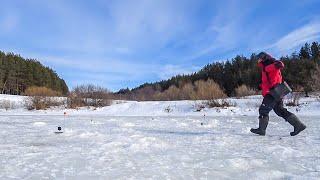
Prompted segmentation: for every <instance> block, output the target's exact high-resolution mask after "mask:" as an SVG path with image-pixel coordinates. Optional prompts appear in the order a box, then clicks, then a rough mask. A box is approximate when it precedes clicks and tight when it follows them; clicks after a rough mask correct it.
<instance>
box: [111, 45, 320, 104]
mask: <svg viewBox="0 0 320 180" xmlns="http://www.w3.org/2000/svg"><path fill="white" fill-rule="evenodd" d="M279 60H281V61H282V62H284V64H285V68H284V69H283V71H282V74H283V77H284V80H285V81H287V82H288V83H289V85H290V86H291V87H292V89H293V90H294V91H298V92H304V93H305V94H306V96H308V93H309V92H311V91H316V90H320V89H319V86H320V82H319V79H320V67H319V65H320V44H319V43H318V42H313V43H312V44H309V43H305V45H304V46H303V47H301V49H300V51H299V53H297V52H294V53H292V54H291V55H287V56H283V57H281V58H280V59H279ZM257 62H258V59H257V57H256V54H252V55H251V56H250V57H249V58H247V57H244V56H241V55H237V56H236V57H235V58H232V59H231V60H226V61H221V62H214V63H211V64H208V65H206V66H205V67H203V68H202V69H201V70H199V71H198V72H195V73H192V74H188V75H184V74H183V75H177V76H174V77H172V78H170V79H168V80H162V81H159V82H155V83H145V84H142V85H140V86H139V87H136V88H133V89H131V90H130V89H129V88H126V89H120V90H119V91H118V92H116V93H115V94H116V95H117V97H118V98H120V99H130V100H183V99H197V98H192V97H197V96H196V95H194V94H195V93H196V94H197V93H198V94H199V93H200V92H199V87H198V86H199V82H200V81H201V82H202V84H203V85H205V86H204V88H208V89H210V87H211V85H212V82H211V81H213V82H214V83H216V84H217V85H218V86H219V88H220V89H221V90H222V91H223V92H224V93H225V95H226V96H229V97H231V96H237V95H238V92H239V90H240V89H242V90H243V89H246V90H247V91H248V92H249V93H248V95H250V94H252V92H253V91H255V92H258V86H259V84H260V81H261V71H260V69H259V67H258V66H257ZM207 81H210V83H206V84H204V83H203V82H207ZM210 84H211V85H210ZM215 87H216V86H215ZM186 89H188V93H189V95H181V94H183V93H184V94H186ZM202 93H203V92H202ZM174 94H175V95H174ZM190 94H193V95H190ZM245 94H246V93H245ZM191 96H192V97H191ZM221 97H222V96H221ZM198 99H199V98H198ZM200 99H201V98H200Z"/></svg>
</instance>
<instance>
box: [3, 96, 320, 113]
mask: <svg viewBox="0 0 320 180" xmlns="http://www.w3.org/2000/svg"><path fill="white" fill-rule="evenodd" d="M25 98H26V97H24V96H11V95H0V103H1V101H2V102H3V101H4V100H6V101H10V102H11V104H12V108H9V109H8V110H5V109H4V108H2V109H1V108H0V115H63V113H64V112H67V114H68V115H103V116H204V115H206V116H256V115H257V114H258V108H259V106H260V104H261V101H262V96H249V97H245V98H240V99H238V98H229V99H228V101H229V102H231V103H232V104H234V105H235V106H234V107H228V108H205V109H203V110H202V111H200V112H198V111H196V109H197V106H198V105H200V104H201V103H202V101H145V102H137V101H114V103H113V104H112V105H111V106H107V107H103V108H97V109H95V108H87V107H83V108H80V109H77V110H76V109H65V108H62V107H60V108H51V109H48V110H39V111H36V110H32V111H28V110H26V109H25V108H24V99H25ZM287 100H288V99H286V100H285V101H287ZM287 108H288V109H289V110H290V111H292V112H294V113H296V114H297V115H301V116H320V100H319V99H318V98H316V97H309V98H301V99H300V105H299V106H296V107H287ZM271 115H275V114H274V113H271Z"/></svg>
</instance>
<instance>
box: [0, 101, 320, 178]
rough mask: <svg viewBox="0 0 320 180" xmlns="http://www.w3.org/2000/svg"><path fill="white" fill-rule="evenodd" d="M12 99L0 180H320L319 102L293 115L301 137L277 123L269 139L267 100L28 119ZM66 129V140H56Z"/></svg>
mask: <svg viewBox="0 0 320 180" xmlns="http://www.w3.org/2000/svg"><path fill="white" fill-rule="evenodd" d="M4 97H6V98H7V99H10V100H15V101H16V102H17V104H18V105H17V106H16V108H14V109H11V110H8V111H6V110H4V109H1V110H0V128H1V131H0V179H319V177H320V135H319V132H320V131H319V130H320V125H319V120H320V112H319V111H320V109H319V107H320V103H319V101H317V100H316V99H314V98H309V99H303V100H302V102H303V103H304V105H303V106H300V107H294V108H290V109H291V110H292V111H294V112H295V113H296V114H297V115H298V116H299V117H300V118H301V120H302V121H303V122H305V124H306V125H307V129H306V130H305V131H303V132H302V133H301V134H299V135H298V136H295V137H290V136H289V132H290V131H292V127H291V126H290V125H289V124H288V123H287V122H285V121H284V120H282V119H280V118H277V117H275V116H272V117H271V121H270V124H269V127H268V129H267V134H268V135H267V136H265V137H261V136H256V135H254V134H251V133H250V132H249V129H250V128H251V127H256V126H257V124H258V122H257V108H258V105H259V103H260V101H261V97H259V96H253V97H248V98H245V99H231V101H235V102H236V104H237V106H236V107H232V108H227V109H205V110H204V111H202V112H195V111H194V107H193V106H194V104H195V103H194V102H192V101H176V102H125V103H120V104H114V105H112V106H110V107H105V108H100V109H97V110H92V109H80V110H63V109H51V110H46V111H27V110H24V109H23V108H22V106H21V107H19V104H21V103H20V100H21V98H22V97H17V96H11V97H8V96H4V95H1V96H0V99H1V98H2V99H4ZM168 106H169V107H170V109H171V110H172V111H171V112H170V113H168V112H166V111H165V109H166V108H168ZM64 112H67V115H66V116H64V115H63V113H64ZM204 115H206V116H204ZM272 115H274V114H272ZM58 126H61V127H62V130H63V131H64V133H62V134H55V133H54V132H55V131H57V127H58Z"/></svg>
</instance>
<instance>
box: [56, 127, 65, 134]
mask: <svg viewBox="0 0 320 180" xmlns="http://www.w3.org/2000/svg"><path fill="white" fill-rule="evenodd" d="M54 133H56V134H60V133H63V131H62V128H61V127H60V126H59V127H58V131H56V132H54Z"/></svg>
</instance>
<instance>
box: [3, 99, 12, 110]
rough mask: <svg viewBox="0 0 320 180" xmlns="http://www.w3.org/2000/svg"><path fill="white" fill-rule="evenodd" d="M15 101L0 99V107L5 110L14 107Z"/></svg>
mask: <svg viewBox="0 0 320 180" xmlns="http://www.w3.org/2000/svg"><path fill="white" fill-rule="evenodd" d="M14 108H15V103H14V102H12V101H10V100H2V101H0V109H5V110H6V111H7V110H9V109H14Z"/></svg>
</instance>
